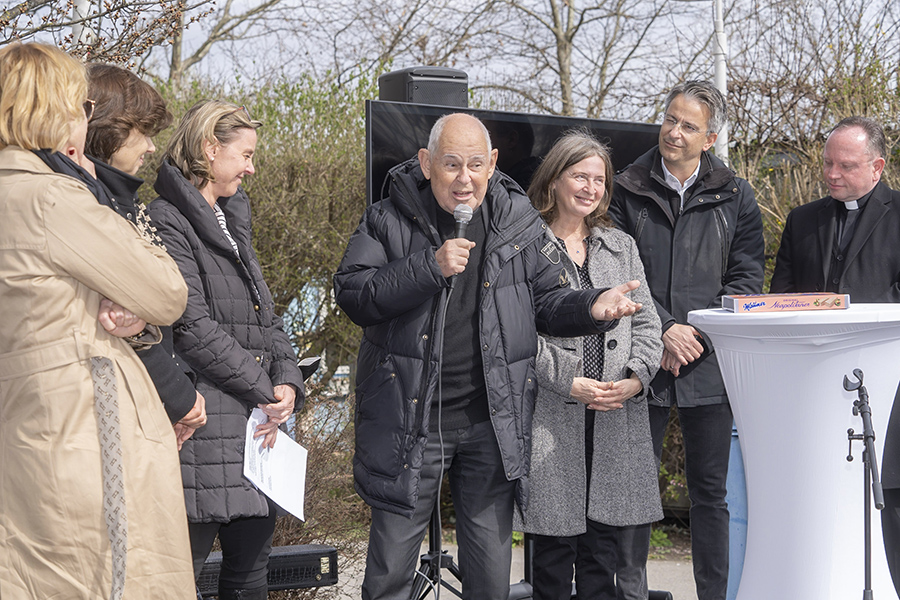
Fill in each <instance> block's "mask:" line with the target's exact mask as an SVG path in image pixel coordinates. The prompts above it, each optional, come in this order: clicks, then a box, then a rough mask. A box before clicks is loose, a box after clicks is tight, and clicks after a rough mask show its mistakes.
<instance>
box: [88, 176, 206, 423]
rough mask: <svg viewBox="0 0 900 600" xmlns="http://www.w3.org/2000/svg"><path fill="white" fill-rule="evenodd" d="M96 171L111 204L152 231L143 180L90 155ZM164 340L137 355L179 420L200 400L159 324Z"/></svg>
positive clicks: (188, 372)
mask: <svg viewBox="0 0 900 600" xmlns="http://www.w3.org/2000/svg"><path fill="white" fill-rule="evenodd" d="M91 160H92V161H93V163H94V167H95V169H96V171H97V179H98V180H99V181H100V182H101V183H102V184H103V185H105V186H106V188H107V190H108V191H109V192H110V199H111V201H110V203H109V207H110V208H111V209H113V210H114V211H116V213H117V214H118V215H119V216H120V217H123V218H125V219H128V220H129V221H131V222H132V223H134V224H135V225H137V226H138V228H139V229H141V230H144V231H147V230H149V231H151V232H152V229H153V228H152V225H151V224H150V219H149V217H148V216H147V213H146V210H145V209H144V205H143V204H141V202H140V200H138V196H137V192H138V188H140V187H141V185H142V184H143V183H144V180H143V179H139V178H137V177H134V176H133V175H129V174H128V173H125V172H123V171H120V170H118V169H116V168H114V167H111V166H110V165H108V164H106V163H104V162H101V161H99V160H97V159H95V158H91ZM159 329H160V332H161V333H162V341H161V342H160V343H159V344H154V345H153V346H150V347H148V348H145V349H141V350H138V351H137V352H136V354H137V355H138V358H140V359H141V362H142V363H143V365H144V368H145V369H147V374H148V375H150V379H152V380H153V385H154V386H155V387H156V392H157V393H158V394H159V398H160V400H162V403H163V406H164V407H165V409H166V414H167V415H168V416H169V421H171V422H172V423H176V422H177V421H180V420H181V419H182V417H184V416H185V415H186V414H188V412H190V410H191V409H192V408H193V407H194V403H195V402H196V399H197V394H196V391H195V390H194V380H193V372H192V371H191V369H190V368H189V367H188V366H187V365H186V364H184V363H183V362H182V361H180V360H179V359H178V356H177V355H176V354H175V351H174V345H173V343H172V328H171V327H160V328H159Z"/></svg>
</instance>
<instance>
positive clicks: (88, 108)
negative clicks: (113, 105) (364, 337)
mask: <svg viewBox="0 0 900 600" xmlns="http://www.w3.org/2000/svg"><path fill="white" fill-rule="evenodd" d="M95 104H97V102H96V100H90V99H88V100H85V101H84V105H83V106H84V116H85V117H87V120H88V121H90V120H91V117H93V116H94V105H95Z"/></svg>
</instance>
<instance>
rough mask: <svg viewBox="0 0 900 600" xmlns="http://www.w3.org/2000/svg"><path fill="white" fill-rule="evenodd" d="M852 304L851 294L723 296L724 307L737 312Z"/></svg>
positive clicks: (826, 308) (828, 307) (813, 308)
mask: <svg viewBox="0 0 900 600" xmlns="http://www.w3.org/2000/svg"><path fill="white" fill-rule="evenodd" d="M849 306H850V294H830V293H826V294H820V293H812V294H748V295H745V296H722V308H724V309H725V310H730V311H731V312H735V313H753V312H781V311H790V310H841V309H845V308H847V307H849Z"/></svg>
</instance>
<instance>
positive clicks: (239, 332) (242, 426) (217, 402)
mask: <svg viewBox="0 0 900 600" xmlns="http://www.w3.org/2000/svg"><path fill="white" fill-rule="evenodd" d="M154 188H155V189H156V192H157V193H158V194H159V195H160V197H159V198H157V199H156V200H154V201H153V202H151V203H150V215H151V218H152V219H153V224H154V225H155V226H156V228H157V230H158V232H159V235H160V237H161V238H162V239H163V241H164V242H165V244H166V249H167V250H168V251H169V254H170V255H171V256H172V258H174V259H175V262H176V263H177V264H178V267H179V268H180V269H181V274H182V275H183V276H184V280H185V282H186V283H187V285H188V303H187V308H186V309H185V311H184V315H182V317H181V318H180V319H179V320H178V321H177V322H176V323H175V327H174V328H175V348H176V350H177V351H178V354H179V356H181V357H182V358H183V359H184V360H186V361H187V363H188V365H190V367H191V368H192V369H194V371H195V372H196V373H197V390H198V391H199V392H200V393H201V394H203V396H204V397H205V398H206V412H207V416H208V422H207V424H206V426H204V427H201V428H200V429H198V430H197V431H196V432H195V433H194V435H193V437H191V438H190V439H189V440H187V441H186V442H185V443H184V447H183V448H182V450H181V476H182V480H183V483H184V495H185V500H186V502H187V514H188V520H189V521H191V522H193V523H210V522H218V523H227V522H228V521H230V520H232V519H235V518H238V517H260V516H265V515H267V514H268V506H267V503H266V498H265V496H263V494H262V493H261V492H259V491H258V490H256V488H254V487H253V486H252V485H251V484H250V482H249V481H247V480H246V479H245V478H244V476H243V456H244V450H243V446H244V433H245V431H246V427H247V417H248V416H249V415H250V411H251V409H253V408H254V407H255V406H256V405H257V404H265V403H271V402H275V397H274V386H276V385H281V384H293V385H294V386H295V387H296V388H297V390H298V391H297V405H298V407H299V406H300V405H302V403H303V396H304V388H303V378H302V376H301V375H300V370H299V368H298V367H297V357H296V355H295V353H294V350H293V348H292V347H291V344H290V341H289V340H288V336H287V334H286V333H285V332H284V330H283V328H282V320H281V317H280V316H278V315H276V314H275V312H274V303H273V301H272V295H271V294H270V292H269V288H268V287H267V286H266V283H265V281H263V277H262V270H261V269H260V266H259V260H258V259H257V257H256V252H254V250H253V247H252V245H251V240H250V202H249V200H248V199H247V195H246V194H245V193H244V191H243V190H242V189H238V193H237V194H235V195H234V196H232V197H231V198H220V199H219V206H220V207H221V208H222V211H223V212H224V213H225V217H226V220H227V223H228V231H229V232H230V233H231V235H232V237H234V240H235V242H237V245H238V249H239V251H240V256H241V258H240V259H238V258H237V257H236V256H235V254H234V250H233V248H232V246H231V243H230V242H229V241H228V239H227V238H226V237H225V234H224V232H223V231H222V229H221V228H220V227H219V224H218V222H217V221H216V217H215V213H214V212H213V209H212V208H210V206H209V204H207V202H206V200H204V199H203V197H202V196H201V195H200V192H199V191H198V190H197V188H195V187H194V186H193V185H192V184H191V183H190V182H189V181H188V180H186V179H185V178H184V176H183V175H182V174H181V172H180V171H179V170H178V169H177V168H175V167H173V166H172V165H170V164H169V163H167V162H164V163H163V165H162V166H161V167H160V170H159V176H158V177H157V179H156V184H155V186H154Z"/></svg>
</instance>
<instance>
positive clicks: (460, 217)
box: [453, 204, 472, 238]
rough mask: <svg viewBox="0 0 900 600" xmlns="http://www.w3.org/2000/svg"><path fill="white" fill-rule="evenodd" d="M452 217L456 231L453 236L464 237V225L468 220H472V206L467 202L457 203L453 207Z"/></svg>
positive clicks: (467, 223) (466, 224) (465, 225)
mask: <svg viewBox="0 0 900 600" xmlns="http://www.w3.org/2000/svg"><path fill="white" fill-rule="evenodd" d="M453 218H454V220H456V231H455V233H454V235H453V237H456V238H464V237H466V227H468V226H469V221H471V220H472V207H471V206H469V205H467V204H458V205H457V206H456V208H454V209H453Z"/></svg>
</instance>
